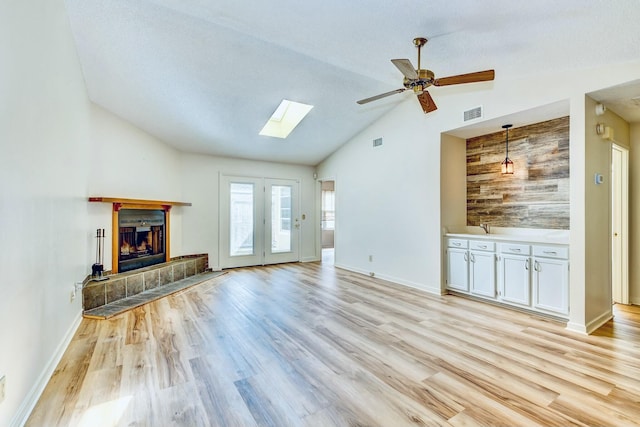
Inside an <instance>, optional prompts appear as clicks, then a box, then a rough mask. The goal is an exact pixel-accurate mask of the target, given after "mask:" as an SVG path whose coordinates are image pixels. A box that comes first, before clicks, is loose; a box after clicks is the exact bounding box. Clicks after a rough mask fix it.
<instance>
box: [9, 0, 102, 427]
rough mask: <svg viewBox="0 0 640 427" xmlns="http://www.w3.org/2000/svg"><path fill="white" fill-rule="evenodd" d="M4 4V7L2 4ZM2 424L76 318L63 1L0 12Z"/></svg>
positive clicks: (74, 162)
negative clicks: (4, 378) (3, 391)
mask: <svg viewBox="0 0 640 427" xmlns="http://www.w3.org/2000/svg"><path fill="white" fill-rule="evenodd" d="M7 3H9V5H8V7H7ZM0 64H2V65H1V66H0V94H2V95H1V96H0V108H1V111H0V183H1V184H0V271H1V272H2V280H1V281H0V295H2V298H0V375H2V374H5V375H6V398H5V400H4V401H3V402H2V403H0V425H3V426H7V425H11V424H12V423H18V422H20V421H21V418H22V417H23V416H24V415H25V414H28V411H29V409H30V407H28V404H29V403H30V402H31V400H30V398H31V397H33V396H36V395H37V394H38V392H39V391H40V390H39V389H38V387H39V385H41V384H43V381H44V382H46V380H47V379H48V378H47V377H48V374H50V372H51V370H52V369H53V368H54V367H55V363H56V361H57V360H56V356H57V355H60V354H61V351H62V350H64V346H65V343H66V341H67V340H68V339H70V337H71V336H70V334H72V333H73V332H74V331H75V327H76V325H77V324H78V321H79V319H80V311H81V298H79V297H78V298H76V299H75V301H73V302H70V292H71V290H72V289H73V285H74V282H75V281H81V280H82V279H83V277H84V276H85V275H86V271H87V265H86V262H85V260H86V253H87V250H88V248H87V240H86V230H87V226H88V224H87V215H86V209H87V207H86V205H87V203H86V192H87V189H86V187H87V173H88V169H89V164H88V159H89V155H88V154H89V144H88V140H89V114H90V110H89V102H88V100H87V96H86V93H85V88H84V81H83V78H82V75H81V72H80V67H79V65H78V62H77V58H76V53H75V49H74V45H73V42H72V39H71V33H70V30H69V26H68V22H67V17H66V14H65V10H64V5H63V2H62V0H39V1H36V0H33V1H13V2H3V5H2V6H1V9H0Z"/></svg>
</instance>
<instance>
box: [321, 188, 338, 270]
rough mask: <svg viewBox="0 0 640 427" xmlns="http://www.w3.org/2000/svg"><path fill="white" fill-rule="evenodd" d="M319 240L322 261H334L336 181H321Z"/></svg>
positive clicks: (329, 262)
mask: <svg viewBox="0 0 640 427" xmlns="http://www.w3.org/2000/svg"><path fill="white" fill-rule="evenodd" d="M320 189H321V218H322V219H321V226H320V233H321V240H322V262H323V263H326V264H333V263H334V262H335V230H336V182H335V181H333V180H326V181H321V183H320Z"/></svg>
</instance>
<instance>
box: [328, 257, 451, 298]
mask: <svg viewBox="0 0 640 427" xmlns="http://www.w3.org/2000/svg"><path fill="white" fill-rule="evenodd" d="M334 265H335V267H337V268H341V269H343V270H348V271H352V272H354V273H359V274H363V275H365V276H369V277H376V278H378V279H382V280H386V281H388V282H393V283H395V284H398V285H402V286H407V287H409V288H413V289H418V290H421V291H424V292H427V293H430V294H434V295H442V290H441V289H440V287H435V286H426V285H425V284H423V283H416V282H411V281H409V280H403V279H399V278H397V277H394V276H388V275H385V274H378V273H375V274H374V275H373V276H371V273H370V272H369V271H365V270H362V269H359V268H356V267H351V266H348V265H344V264H334Z"/></svg>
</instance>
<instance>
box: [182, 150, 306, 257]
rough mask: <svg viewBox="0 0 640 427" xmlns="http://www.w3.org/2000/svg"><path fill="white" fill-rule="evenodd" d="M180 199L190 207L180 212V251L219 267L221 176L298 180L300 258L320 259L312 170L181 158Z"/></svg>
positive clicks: (209, 159)
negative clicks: (201, 255) (201, 256)
mask: <svg viewBox="0 0 640 427" xmlns="http://www.w3.org/2000/svg"><path fill="white" fill-rule="evenodd" d="M181 161H182V169H181V172H180V175H181V179H182V197H183V199H184V201H186V202H190V203H192V206H190V207H185V208H182V217H183V228H182V251H183V252H184V254H196V253H208V254H209V266H210V267H212V268H214V269H218V268H219V267H220V262H219V256H218V239H219V237H220V233H219V227H218V195H219V194H218V193H219V177H220V174H221V173H222V174H226V175H240V176H252V177H265V178H284V179H299V180H300V196H301V201H300V207H301V211H300V213H301V214H305V216H306V219H305V220H303V221H301V224H302V225H301V245H300V258H301V260H302V261H314V260H317V259H319V254H318V250H317V246H318V243H317V242H316V238H315V227H316V226H318V227H319V219H317V214H318V212H316V204H315V197H316V185H317V182H316V181H315V180H314V179H313V173H314V170H315V169H314V168H313V167H310V166H296V165H289V164H283V163H267V162H256V161H251V160H240V159H229V158H224V157H214V156H205V155H197V154H183V155H182V156H181Z"/></svg>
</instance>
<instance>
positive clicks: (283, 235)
mask: <svg viewBox="0 0 640 427" xmlns="http://www.w3.org/2000/svg"><path fill="white" fill-rule="evenodd" d="M298 200H299V185H298V181H296V180H285V179H269V178H255V177H240V176H227V175H223V176H221V177H220V228H219V229H220V246H219V251H220V252H219V253H220V267H221V268H233V267H246V266H251V265H264V264H275V263H282V262H296V261H299V260H300V256H299V241H300V218H299V215H298V211H299V207H298V203H299V201H298Z"/></svg>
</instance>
